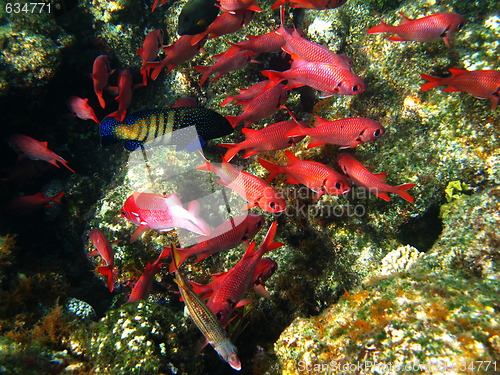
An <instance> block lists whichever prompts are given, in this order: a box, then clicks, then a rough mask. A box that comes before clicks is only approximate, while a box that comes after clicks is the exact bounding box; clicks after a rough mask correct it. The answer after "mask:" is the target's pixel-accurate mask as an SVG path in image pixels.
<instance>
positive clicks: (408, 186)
mask: <svg viewBox="0 0 500 375" xmlns="http://www.w3.org/2000/svg"><path fill="white" fill-rule="evenodd" d="M413 186H415V184H402V185H398V186H396V189H397V190H396V191H395V193H396V194H397V195H399V196H400V197H401V198H403V199H405V200H407V201H408V202H410V203H413V197H412V196H411V195H410V194H408V192H407V191H406V190H408V189H411V188H412V187H413Z"/></svg>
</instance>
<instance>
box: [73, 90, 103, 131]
mask: <svg viewBox="0 0 500 375" xmlns="http://www.w3.org/2000/svg"><path fill="white" fill-rule="evenodd" d="M68 106H69V108H70V109H71V110H72V111H73V112H74V113H75V115H76V116H77V117H78V118H80V119H82V120H94V121H95V122H96V123H97V124H99V120H98V119H97V116H96V115H95V112H94V109H93V108H92V107H91V106H90V105H89V103H88V99H87V98H85V99H82V98H79V97H78V96H72V97H71V98H69V100H68Z"/></svg>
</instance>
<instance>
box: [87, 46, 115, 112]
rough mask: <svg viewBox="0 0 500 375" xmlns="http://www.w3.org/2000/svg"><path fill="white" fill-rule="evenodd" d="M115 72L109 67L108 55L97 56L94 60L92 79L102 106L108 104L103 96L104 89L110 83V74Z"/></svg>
mask: <svg viewBox="0 0 500 375" xmlns="http://www.w3.org/2000/svg"><path fill="white" fill-rule="evenodd" d="M113 72H114V70H111V69H110V67H109V59H108V56H106V55H100V56H97V57H96V59H95V60H94V68H93V69H92V80H93V81H94V91H95V94H96V95H97V99H99V104H100V105H101V107H102V108H104V107H105V106H106V102H105V101H104V99H103V98H102V91H103V90H104V88H105V87H106V86H107V85H108V79H109V76H110V75H111V74H112V73H113Z"/></svg>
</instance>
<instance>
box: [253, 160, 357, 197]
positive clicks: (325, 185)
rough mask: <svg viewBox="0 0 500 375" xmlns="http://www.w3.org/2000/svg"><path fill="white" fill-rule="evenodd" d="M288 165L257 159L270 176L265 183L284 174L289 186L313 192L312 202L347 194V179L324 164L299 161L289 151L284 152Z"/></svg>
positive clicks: (348, 188)
mask: <svg viewBox="0 0 500 375" xmlns="http://www.w3.org/2000/svg"><path fill="white" fill-rule="evenodd" d="M285 153H286V156H287V159H288V163H287V165H286V166H285V167H281V166H279V165H276V164H273V163H271V162H269V161H267V160H264V159H260V158H259V159H257V160H258V162H259V163H260V164H261V165H262V166H263V167H264V168H266V169H267V170H268V171H269V172H270V175H269V177H268V178H267V182H269V181H271V180H272V179H273V178H274V177H276V176H277V175H278V174H280V173H285V174H286V175H287V176H288V179H287V180H286V181H285V182H287V183H289V184H302V185H305V186H307V187H308V188H309V189H311V190H312V191H314V192H315V193H316V194H314V198H313V199H314V201H317V200H318V199H319V198H320V197H321V196H322V195H323V194H329V195H341V194H345V193H347V192H349V191H350V190H351V188H350V187H349V181H347V177H346V176H344V175H342V174H340V173H338V172H337V171H335V170H334V169H332V168H329V167H327V166H326V165H324V164H321V163H318V162H315V161H307V160H300V159H299V158H297V157H296V156H295V155H293V154H292V153H291V152H290V151H285Z"/></svg>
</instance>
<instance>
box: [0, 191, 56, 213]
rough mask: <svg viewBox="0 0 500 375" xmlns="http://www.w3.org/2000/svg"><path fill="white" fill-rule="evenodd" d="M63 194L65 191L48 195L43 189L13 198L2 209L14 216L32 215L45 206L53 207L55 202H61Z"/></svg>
mask: <svg viewBox="0 0 500 375" xmlns="http://www.w3.org/2000/svg"><path fill="white" fill-rule="evenodd" d="M63 196H64V191H61V192H60V193H59V194H57V195H54V196H53V197H47V196H46V195H45V194H44V192H43V191H40V192H39V193H36V194H34V195H24V196H22V197H15V198H12V199H11V200H9V201H7V202H6V203H5V204H4V205H3V207H2V209H3V210H4V211H5V212H7V213H9V214H12V215H14V216H25V215H30V214H32V213H34V212H36V211H38V210H39V209H41V208H43V207H53V206H54V202H56V203H59V204H61V198H62V197H63Z"/></svg>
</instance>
